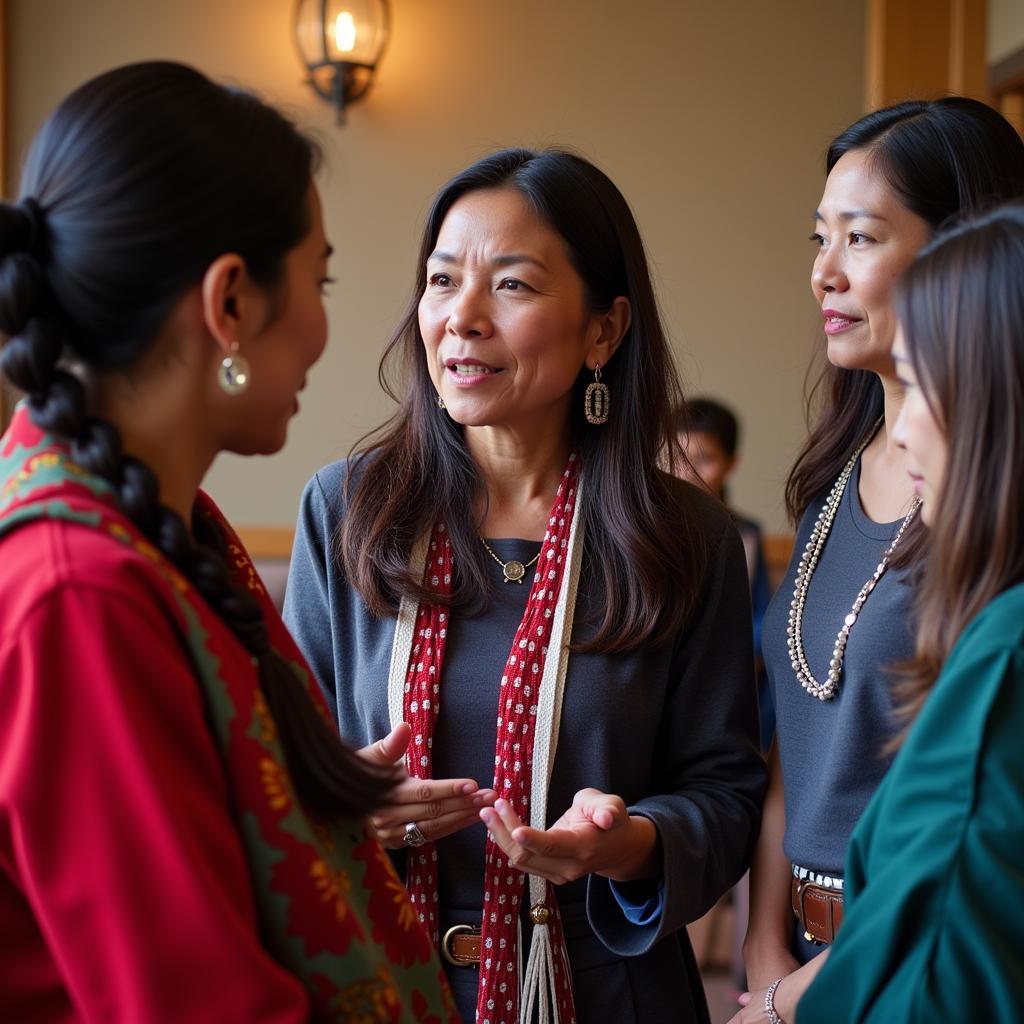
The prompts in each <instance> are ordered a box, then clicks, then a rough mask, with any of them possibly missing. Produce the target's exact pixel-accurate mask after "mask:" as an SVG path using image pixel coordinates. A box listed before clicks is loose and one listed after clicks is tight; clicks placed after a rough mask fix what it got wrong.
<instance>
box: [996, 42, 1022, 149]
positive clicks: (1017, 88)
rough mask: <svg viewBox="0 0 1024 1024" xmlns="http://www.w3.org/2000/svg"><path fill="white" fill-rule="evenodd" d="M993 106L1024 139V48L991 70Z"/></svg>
mask: <svg viewBox="0 0 1024 1024" xmlns="http://www.w3.org/2000/svg"><path fill="white" fill-rule="evenodd" d="M988 83H989V88H990V89H991V91H992V106H994V107H995V108H996V110H998V111H999V112H1000V113H1001V114H1002V115H1003V117H1005V118H1006V119H1007V120H1008V121H1009V122H1010V123H1011V124H1012V125H1013V126H1014V128H1016V129H1017V131H1018V132H1020V134H1021V136H1022V137H1024V46H1022V47H1021V48H1020V49H1019V50H1016V51H1015V52H1014V53H1011V54H1010V55H1009V56H1008V57H1004V58H1003V59H1002V60H1001V61H999V62H998V63H996V64H993V65H992V66H991V68H989V79H988Z"/></svg>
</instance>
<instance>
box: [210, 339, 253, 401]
mask: <svg viewBox="0 0 1024 1024" xmlns="http://www.w3.org/2000/svg"><path fill="white" fill-rule="evenodd" d="M217 383H218V384H219V385H220V386H221V390H222V391H224V392H226V393H227V394H229V395H240V394H241V393H242V392H243V391H245V390H246V388H248V387H249V360H248V359H246V358H245V356H243V355H239V353H238V342H237V341H236V342H233V343H232V345H231V350H230V351H229V352H228V354H227V355H226V356H225V357H224V358H223V360H221V364H220V367H219V368H218V370H217Z"/></svg>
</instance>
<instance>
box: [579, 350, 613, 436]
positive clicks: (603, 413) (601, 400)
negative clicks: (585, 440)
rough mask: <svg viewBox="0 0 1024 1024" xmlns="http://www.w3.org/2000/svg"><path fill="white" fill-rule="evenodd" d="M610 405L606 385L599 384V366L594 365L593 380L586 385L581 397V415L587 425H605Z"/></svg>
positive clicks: (598, 364)
mask: <svg viewBox="0 0 1024 1024" xmlns="http://www.w3.org/2000/svg"><path fill="white" fill-rule="evenodd" d="M611 404H612V401H611V393H610V392H609V391H608V385H607V384H602V383H601V364H600V363H595V364H594V380H593V382H592V383H590V384H588V385H587V390H586V393H585V394H584V396H583V415H584V416H586V417H587V422H588V423H593V424H595V425H600V424H601V423H607V422H608V413H609V411H610V410H611Z"/></svg>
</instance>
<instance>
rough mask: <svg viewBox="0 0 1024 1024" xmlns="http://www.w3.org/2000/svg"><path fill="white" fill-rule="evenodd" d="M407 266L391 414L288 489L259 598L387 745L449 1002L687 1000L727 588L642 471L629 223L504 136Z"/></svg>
mask: <svg viewBox="0 0 1024 1024" xmlns="http://www.w3.org/2000/svg"><path fill="white" fill-rule="evenodd" d="M415 280H416V285H415V292H414V299H413V302H412V304H411V306H410V308H409V311H408V313H407V315H406V317H405V319H404V321H403V322H402V324H401V326H400V328H399V330H398V332H397V334H396V336H395V339H394V341H393V342H392V345H391V348H390V352H391V354H392V355H393V356H396V357H400V358H401V359H402V360H403V363H404V367H405V369H406V386H405V389H404V393H403V398H402V404H401V408H400V409H399V411H398V413H397V414H396V416H395V418H394V420H392V421H391V423H390V424H388V425H387V426H386V427H385V428H384V429H383V431H382V432H381V433H380V434H378V435H377V437H376V439H375V441H374V442H373V443H372V444H370V445H368V446H367V447H366V448H365V449H364V450H363V451H362V452H361V453H360V454H359V455H357V456H356V457H355V458H354V460H351V461H350V462H349V463H348V464H347V465H346V464H337V465H334V466H331V467H328V468H327V469H325V470H323V471H321V472H320V473H319V474H318V475H317V477H316V478H315V479H314V480H313V481H312V482H311V484H310V486H309V488H308V489H307V491H306V495H305V497H304V500H303V508H302V513H301V518H300V523H299V531H298V536H297V538H296V546H295V554H294V557H293V568H292V574H291V579H290V582H289V587H288V596H287V598H286V603H285V616H286V619H287V620H288V621H289V624H290V625H291V626H292V629H293V631H294V633H295V635H296V636H297V638H298V640H299V643H300V645H301V646H302V647H303V648H304V650H305V652H306V654H307V656H308V657H309V658H310V659H311V662H312V664H313V665H314V668H315V671H316V672H317V675H318V677H319V679H320V682H321V684H322V685H323V686H324V688H325V692H326V693H327V696H328V699H329V700H330V701H332V702H333V703H334V706H335V710H336V712H337V717H338V722H339V725H340V728H341V730H342V733H343V734H344V735H345V736H346V737H347V738H348V740H349V741H350V742H353V743H357V744H365V743H369V742H370V741H380V740H382V743H381V746H380V749H381V758H382V760H384V761H389V760H391V761H393V760H394V759H396V758H399V757H401V756H402V755H403V754H405V755H406V763H407V765H408V767H409V770H410V773H411V775H412V776H414V777H413V778H410V779H409V780H408V781H407V782H406V783H403V784H402V785H400V786H399V787H398V789H397V790H396V794H397V796H396V798H394V799H393V800H392V802H391V803H390V804H389V805H388V806H382V807H381V808H380V809H379V811H378V812H377V814H376V816H375V820H376V824H377V827H378V833H379V835H380V836H381V838H382V840H383V841H384V843H385V845H388V846H390V847H392V848H394V849H396V850H400V849H402V848H405V849H406V850H407V854H408V856H407V858H402V860H403V861H404V868H405V872H406V879H407V884H408V885H409V886H410V887H411V889H412V891H413V895H414V901H415V903H416V905H417V907H419V908H420V914H421V917H422V919H423V921H424V924H425V925H426V926H427V928H428V929H429V930H430V931H431V932H432V934H433V936H434V939H435V941H436V942H438V943H439V945H440V947H441V950H442V953H443V954H444V956H445V957H446V958H447V960H448V964H449V969H448V976H449V979H450V980H451V982H452V987H453V991H454V992H455V997H456V1001H457V1003H458V1005H459V1009H460V1011H461V1012H462V1014H463V1017H464V1019H465V1020H467V1021H472V1020H473V1019H474V1014H476V1015H477V1018H476V1019H478V1020H480V1021H485V1020H488V1021H491V1022H492V1024H498V1022H504V1024H512V1022H515V1021H519V1020H520V1019H522V1020H525V1021H531V1020H532V1019H533V1013H534V1010H535V1008H536V1007H537V1006H538V1005H540V1006H543V1005H544V1004H545V1003H549V1004H550V1011H551V1015H550V1016H549V1015H548V1014H546V1013H544V1012H543V1011H542V1013H541V1019H543V1020H557V1021H561V1022H562V1024H569V1022H570V1021H572V1020H573V1019H576V1020H578V1021H580V1022H582V1024H596V1022H604V1021H616V1022H623V1024H628V1022H630V1021H660V1020H668V1019H672V1020H677V1021H682V1022H690V1021H694V1022H695V1021H706V1020H707V1009H706V1006H705V1003H704V997H703V992H702V988H701V983H700V978H699V975H698V972H697V969H696V965H695V963H694V959H693V954H692V952H691V950H690V947H689V943H688V941H687V939H686V932H685V928H684V927H683V926H684V925H685V924H686V923H688V922H689V921H692V920H694V919H696V918H697V917H699V916H701V914H703V913H704V912H705V911H706V910H707V909H708V908H709V907H710V906H711V905H712V904H713V903H714V902H715V900H716V899H717V898H718V897H719V896H720V895H721V894H722V893H723V892H724V891H725V890H726V889H727V888H728V887H729V885H730V884H732V882H734V881H735V880H736V879H737V878H738V877H739V875H740V874H741V873H742V871H743V867H744V863H745V860H746V859H747V857H748V856H749V853H750V850H751V845H752V843H753V839H754V834H755V830H756V828H757V822H758V813H757V807H758V806H759V804H760V799H761V794H762V787H763V780H764V765H763V762H762V761H761V759H760V757H759V755H758V752H757V712H756V703H755V701H754V698H753V673H752V670H753V653H752V649H751V643H750V628H751V626H750V603H749V596H748V594H749V587H748V584H747V579H746V562H745V556H744V553H743V549H742V545H741V543H740V540H739V537H738V535H737V533H736V531H735V529H734V528H733V527H732V525H731V523H730V521H729V517H728V514H727V513H726V511H725V510H724V509H723V508H722V507H721V506H720V505H719V504H718V503H717V502H716V501H715V500H714V499H713V498H711V497H710V496H709V495H707V494H706V493H704V492H703V491H701V490H698V489H697V488H695V487H693V486H692V485H690V484H686V483H684V482H682V481H677V480H675V479H673V478H672V477H671V476H669V475H668V474H666V473H663V472H662V471H661V470H659V468H658V455H659V453H660V452H661V451H662V450H663V449H664V447H665V445H666V443H667V442H668V441H670V439H671V438H672V437H673V431H674V423H673V418H672V409H673V408H674V405H675V404H676V403H675V402H674V401H673V399H677V397H678V386H677V384H676V382H675V376H674V373H673V370H672V365H671V358H670V355H669V351H668V347H667V344H666V341H665V338H664V335H663V332H662V329H661V325H660V322H659V318H658V313H657V309H656V304H655V301H654V296H653V291H652V288H651V282H650V277H649V273H648V269H647V263H646V259H645V257H644V254H643V247H642V243H641V241H640V237H639V234H638V232H637V228H636V224H635V222H634V221H633V217H632V214H631V213H630V211H629V208H628V206H627V204H626V202H625V200H624V199H623V197H622V195H621V194H620V193H619V192H618V190H617V189H616V188H615V186H614V185H613V184H612V183H611V181H609V180H608V178H607V177H605V175H603V174H602V173H601V172H600V171H599V170H598V169H597V168H595V167H594V166H593V165H591V164H589V163H587V162H586V161H585V160H582V159H580V158H579V157H576V156H573V155H571V154H567V153H563V152H558V151H547V152H542V153H534V152H531V151H527V150H506V151H503V152H499V153H496V154H494V155H492V156H489V157H486V158H484V159H483V160H481V161H479V162H478V163H477V164H475V165H474V166H472V167H470V168H468V169H467V170H466V171H464V172H463V173H461V174H459V175H457V176H456V177H455V178H454V179H453V180H452V181H451V182H449V183H448V184H447V185H446V186H445V187H444V188H443V189H442V190H441V192H440V194H439V195H438V197H437V199H436V200H435V202H434V205H433V208H432V210H431V212H430V214H429V216H428V221H427V226H426V232H425V236H424V239H423V244H422V249H421V254H420V260H419V263H418V266H417V268H416V278H415ZM439 704H440V707H439ZM496 718H497V730H496V728H495V719H496ZM403 722H409V723H410V725H411V726H412V731H411V734H410V728H409V726H408V725H404V724H400V723H403ZM496 733H497V736H496ZM492 778H493V780H494V788H493V789H489V788H488V789H484V790H480V789H479V788H478V785H477V783H478V782H479V783H481V784H483V785H485V786H488V787H489V786H490V785H491V781H492ZM549 783H550V789H549ZM498 797H501V799H497V798H498ZM480 817H483V819H484V821H485V823H486V826H487V828H486V829H485V828H483V827H482V826H481V825H480V823H479V818H480ZM524 873H526V874H528V875H529V879H528V883H527V882H525V880H524ZM481 927H482V932H481ZM520 934H521V936H522V941H521V942H520V941H519V939H520ZM527 951H529V957H527V955H526V954H527ZM520 954H522V955H521V956H520ZM520 963H525V964H526V967H525V970H524V971H523V972H522V978H523V998H522V1001H521V1002H520V1001H519V987H520V984H519V983H520Z"/></svg>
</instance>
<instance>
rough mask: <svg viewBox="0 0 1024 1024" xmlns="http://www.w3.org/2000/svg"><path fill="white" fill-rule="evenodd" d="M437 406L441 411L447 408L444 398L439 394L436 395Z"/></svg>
mask: <svg viewBox="0 0 1024 1024" xmlns="http://www.w3.org/2000/svg"><path fill="white" fill-rule="evenodd" d="M437 407H438V409H441V410H442V411H444V410H445V409H447V408H448V406H447V405H445V404H444V399H443V398H442V397H441V396H440V395H438V396H437Z"/></svg>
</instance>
